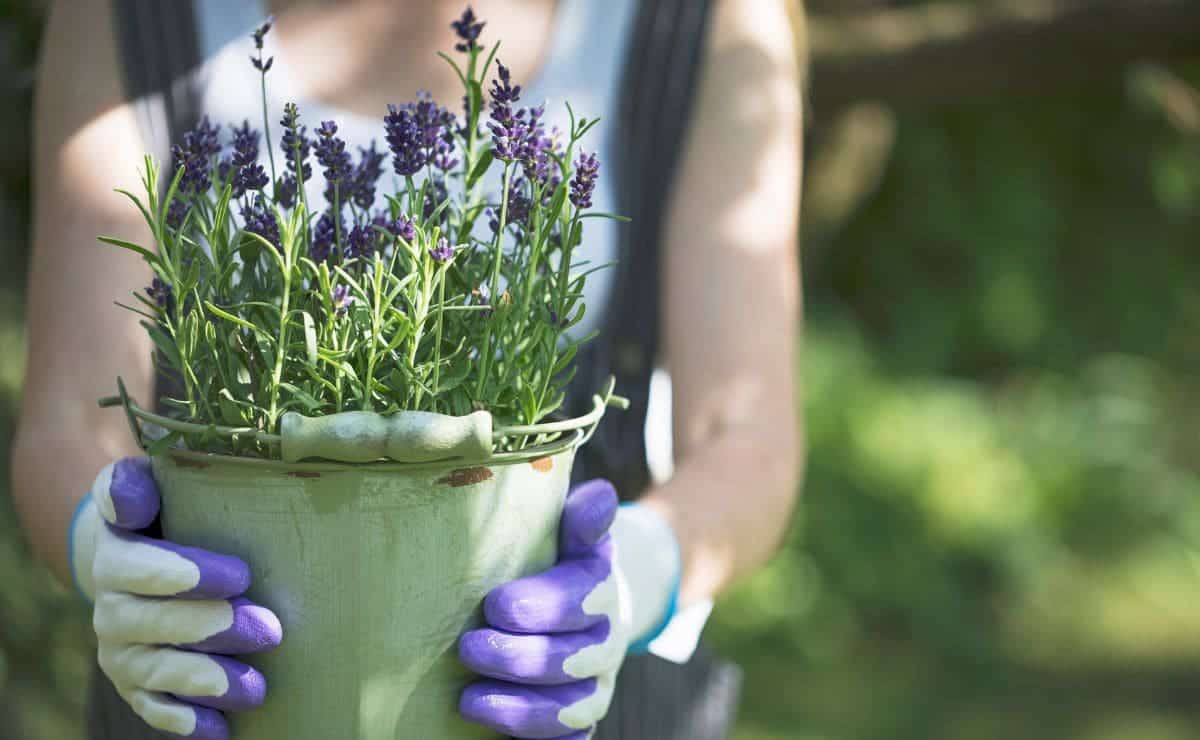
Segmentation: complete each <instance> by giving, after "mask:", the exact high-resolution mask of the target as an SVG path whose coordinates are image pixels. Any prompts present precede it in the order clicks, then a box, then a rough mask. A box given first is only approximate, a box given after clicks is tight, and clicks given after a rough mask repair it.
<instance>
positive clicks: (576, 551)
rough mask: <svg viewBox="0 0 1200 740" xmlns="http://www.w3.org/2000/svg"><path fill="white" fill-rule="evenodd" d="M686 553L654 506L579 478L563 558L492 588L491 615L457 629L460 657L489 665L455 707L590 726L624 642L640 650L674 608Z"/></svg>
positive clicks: (520, 723) (554, 732) (554, 734)
mask: <svg viewBox="0 0 1200 740" xmlns="http://www.w3.org/2000/svg"><path fill="white" fill-rule="evenodd" d="M680 564H681V558H680V554H679V545H678V543H677V542H676V539H675V535H674V534H673V532H672V531H671V528H670V526H669V525H668V524H667V523H666V522H665V521H663V519H662V518H661V517H660V516H658V515H657V514H656V513H654V512H653V511H652V510H651V509H649V508H648V507H644V506H638V505H636V504H633V505H626V506H621V507H618V504H617V494H616V491H615V490H613V487H612V484H610V483H608V482H607V481H603V480H593V481H589V482H586V483H583V484H581V485H579V486H577V487H575V488H574V489H572V490H571V491H570V493H568V494H567V499H566V505H565V508H564V510H563V515H562V522H561V527H560V535H559V561H558V564H557V565H555V566H554V567H552V568H550V569H549V570H547V571H544V572H542V573H539V574H537V575H533V576H529V577H527V578H521V579H519V580H516V581H512V582H510V583H507V584H504V585H502V586H499V587H498V588H496V589H494V590H493V591H492V592H491V593H489V594H488V596H487V598H486V599H485V601H484V615H485V618H486V620H487V624H488V626H487V627H485V628H483V629H477V630H473V631H471V632H468V633H466V634H465V635H463V637H462V638H461V639H460V641H459V657H460V659H461V660H462V662H463V663H464V664H465V665H466V666H467V667H468V668H469V669H470V670H472V671H474V672H476V673H479V674H480V675H482V676H484V679H483V680H480V681H477V682H475V683H473V684H471V685H470V686H468V687H467V689H466V690H465V691H464V692H463V694H462V697H461V700H460V702H459V711H460V713H461V714H462V715H463V716H464V717H466V718H467V719H468V720H471V721H473V722H477V723H479V724H482V725H485V726H487V727H490V728H492V729H494V730H496V731H498V732H502V733H505V734H507V735H510V736H513V737H515V738H522V739H525V738H561V739H562V740H583V739H584V738H587V737H590V736H591V732H592V730H593V729H594V727H595V725H596V723H597V722H599V721H600V719H602V718H603V717H604V715H605V714H606V713H607V712H608V706H609V703H610V702H611V700H612V696H613V688H614V684H615V682H616V677H617V672H618V670H619V669H620V667H621V663H622V661H623V660H624V658H625V656H626V654H627V653H638V652H644V651H645V650H646V647H647V645H648V644H649V643H650V642H651V641H652V640H653V639H654V638H655V637H656V636H657V635H658V634H659V633H660V632H661V631H662V630H663V628H664V626H665V625H666V624H667V622H668V621H669V620H670V617H671V616H672V614H673V612H674V610H675V601H676V598H677V594H678V591H679V579H680V567H681V565H680Z"/></svg>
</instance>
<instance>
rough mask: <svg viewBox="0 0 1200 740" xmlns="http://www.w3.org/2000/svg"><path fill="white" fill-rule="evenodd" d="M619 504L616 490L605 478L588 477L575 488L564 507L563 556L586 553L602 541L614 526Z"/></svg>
mask: <svg viewBox="0 0 1200 740" xmlns="http://www.w3.org/2000/svg"><path fill="white" fill-rule="evenodd" d="M619 505H620V501H619V499H618V498H617V491H616V489H615V488H613V485H612V483H609V482H608V481H606V480H603V479H596V480H589V481H586V482H584V483H580V484H579V485H578V486H575V487H574V488H572V489H571V491H570V493H568V494H567V500H566V503H565V504H564V506H563V514H562V529H561V535H560V543H559V544H560V549H561V551H562V557H564V558H566V557H575V556H578V555H581V554H585V553H586V552H587V551H588V549H589V548H591V546H592V545H594V544H596V543H597V542H599V541H600V539H601V538H602V537H604V536H605V535H606V534H607V533H608V530H609V529H610V528H611V527H612V523H613V520H615V519H616V517H617V510H618V508H619Z"/></svg>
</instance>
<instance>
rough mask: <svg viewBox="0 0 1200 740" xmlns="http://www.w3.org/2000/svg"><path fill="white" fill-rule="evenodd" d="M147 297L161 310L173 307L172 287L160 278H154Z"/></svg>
mask: <svg viewBox="0 0 1200 740" xmlns="http://www.w3.org/2000/svg"><path fill="white" fill-rule="evenodd" d="M146 295H148V296H150V298H151V299H152V300H153V301H154V302H155V303H157V304H158V306H159V308H167V307H168V306H170V305H171V286H170V285H168V284H167V283H165V282H163V281H162V280H161V279H159V278H154V281H153V282H151V283H150V286H149V287H148V288H146Z"/></svg>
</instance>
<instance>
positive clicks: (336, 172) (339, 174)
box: [316, 121, 353, 203]
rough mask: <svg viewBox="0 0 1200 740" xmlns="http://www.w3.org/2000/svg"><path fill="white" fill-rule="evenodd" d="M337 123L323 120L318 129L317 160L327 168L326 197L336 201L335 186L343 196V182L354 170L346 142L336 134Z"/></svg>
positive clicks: (331, 201) (328, 199) (330, 200)
mask: <svg viewBox="0 0 1200 740" xmlns="http://www.w3.org/2000/svg"><path fill="white" fill-rule="evenodd" d="M336 134H337V124H336V123H334V122H333V121H322V122H321V128H319V129H317V137H318V138H317V146H316V150H317V161H318V162H320V163H321V166H322V167H324V168H325V199H326V200H327V201H329V202H330V203H333V201H334V197H333V195H334V193H335V188H337V189H338V190H337V192H339V194H340V195H341V196H344V195H345V193H342V192H341V188H340V186H341V184H342V183H344V182H346V181H347V180H348V179H349V178H350V175H351V174H352V172H353V167H352V165H351V163H350V153H349V152H347V151H346V142H344V141H342V140H341V139H340V138H338V137H337V136H336Z"/></svg>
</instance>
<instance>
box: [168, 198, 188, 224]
mask: <svg viewBox="0 0 1200 740" xmlns="http://www.w3.org/2000/svg"><path fill="white" fill-rule="evenodd" d="M187 214H188V207H187V205H186V204H185V203H184V202H183V201H181V200H179V199H174V200H172V201H171V205H169V206H167V226H170V227H171V228H172V229H178V228H179V227H180V226H183V220H184V219H185V218H187Z"/></svg>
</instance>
